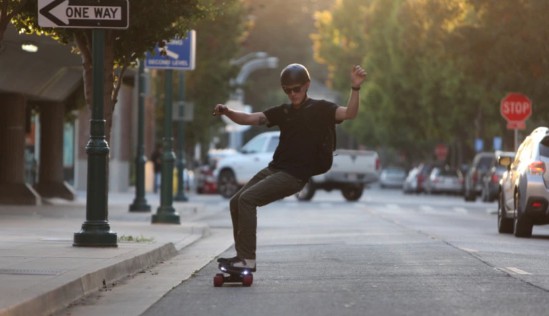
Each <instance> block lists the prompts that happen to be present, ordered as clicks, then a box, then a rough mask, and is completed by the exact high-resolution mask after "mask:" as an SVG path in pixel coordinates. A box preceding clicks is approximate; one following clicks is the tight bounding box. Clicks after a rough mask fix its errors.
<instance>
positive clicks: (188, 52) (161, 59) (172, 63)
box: [145, 30, 196, 70]
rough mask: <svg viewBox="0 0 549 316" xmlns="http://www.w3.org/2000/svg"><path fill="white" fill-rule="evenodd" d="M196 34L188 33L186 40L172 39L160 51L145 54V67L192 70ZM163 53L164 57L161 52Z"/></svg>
mask: <svg viewBox="0 0 549 316" xmlns="http://www.w3.org/2000/svg"><path fill="white" fill-rule="evenodd" d="M195 50H196V32H195V31H194V30H193V31H189V32H188V33H187V37H186V38H181V39H172V40H170V41H169V42H167V43H166V46H165V47H164V48H163V49H162V48H160V47H158V46H156V47H155V48H154V52H153V53H150V52H147V53H146V59H145V67H147V68H154V69H174V70H193V69H194V67H195ZM162 51H165V55H162V54H161V52H162Z"/></svg>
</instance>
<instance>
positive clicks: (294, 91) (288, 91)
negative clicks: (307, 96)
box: [282, 85, 303, 94]
mask: <svg viewBox="0 0 549 316" xmlns="http://www.w3.org/2000/svg"><path fill="white" fill-rule="evenodd" d="M301 88H303V85H300V86H297V87H292V88H289V87H282V90H284V92H285V93H286V94H290V93H292V92H293V93H300V92H301Z"/></svg>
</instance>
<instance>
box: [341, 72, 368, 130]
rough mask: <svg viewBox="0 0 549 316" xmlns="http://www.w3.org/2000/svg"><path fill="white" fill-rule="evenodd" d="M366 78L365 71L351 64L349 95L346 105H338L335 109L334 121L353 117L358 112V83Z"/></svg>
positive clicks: (360, 83)
mask: <svg viewBox="0 0 549 316" xmlns="http://www.w3.org/2000/svg"><path fill="white" fill-rule="evenodd" d="M364 80H366V71H365V70H364V69H362V67H360V66H359V65H355V66H353V69H352V70H351V95H350V96H349V100H348V101H347V106H340V107H338V108H337V110H336V114H335V116H336V117H335V118H336V121H344V120H351V119H354V118H355V117H356V116H357V114H358V105H359V103H360V102H359V95H360V94H359V92H360V85H362V83H363V82H364Z"/></svg>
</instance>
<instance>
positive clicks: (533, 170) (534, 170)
mask: <svg viewBox="0 0 549 316" xmlns="http://www.w3.org/2000/svg"><path fill="white" fill-rule="evenodd" d="M528 171H529V172H530V174H533V175H543V174H544V173H545V163H543V161H534V162H532V163H530V164H529V165H528Z"/></svg>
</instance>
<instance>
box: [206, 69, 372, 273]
mask: <svg viewBox="0 0 549 316" xmlns="http://www.w3.org/2000/svg"><path fill="white" fill-rule="evenodd" d="M365 79H366V72H365V71H364V69H362V67H360V66H359V65H355V66H353V67H352V69H351V84H350V88H351V93H350V96H349V99H348V101H347V106H339V105H337V104H335V103H332V102H329V101H325V100H313V99H310V98H309V97H308V96H307V91H308V89H309V86H310V84H311V79H310V76H309V72H308V70H307V69H306V68H305V67H304V66H303V65H301V64H290V65H288V66H286V67H285V68H284V69H283V70H282V72H281V74H280V84H281V86H282V89H283V90H284V92H285V93H286V94H287V96H288V99H289V101H290V104H283V105H279V106H274V107H271V108H269V109H267V110H265V111H264V112H253V113H245V112H240V111H234V110H231V109H230V108H228V107H227V106H225V105H223V104H217V105H216V106H215V108H214V112H213V113H214V115H225V116H226V117H228V118H229V119H230V120H232V121H233V122H235V123H237V124H240V125H266V126H267V127H271V126H278V127H279V129H280V142H279V144H278V147H277V148H276V150H275V152H274V154H273V160H272V161H271V162H270V163H269V165H268V166H267V167H265V168H264V169H262V170H260V171H259V172H258V173H257V174H256V175H255V176H254V177H252V179H251V180H250V181H249V182H248V183H246V185H244V186H243V187H242V188H241V189H240V190H239V191H238V192H237V193H236V194H235V195H234V196H233V197H232V198H231V200H230V203H229V205H230V212H231V220H232V224H233V236H234V241H235V249H236V256H235V257H232V258H219V259H218V262H219V263H220V266H221V265H223V266H227V267H229V268H230V269H231V270H233V271H234V270H238V269H240V270H249V271H255V270H256V231H257V207H258V206H264V205H267V204H269V203H271V202H274V201H277V200H280V199H282V198H284V197H286V196H290V195H293V194H295V193H297V192H299V191H300V190H301V189H302V188H303V187H304V186H305V184H306V183H307V182H308V181H309V178H310V177H311V176H313V175H314V171H313V168H312V165H313V162H314V161H315V159H317V155H316V154H315V149H316V148H317V147H318V144H317V143H315V142H316V141H315V140H317V139H318V137H316V133H317V132H316V131H322V130H326V129H328V128H331V127H333V126H334V124H336V123H340V122H342V121H344V120H349V119H354V118H355V117H356V116H357V114H358V107H359V90H360V86H361V84H362V83H363V82H364V80H365Z"/></svg>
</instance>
